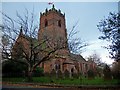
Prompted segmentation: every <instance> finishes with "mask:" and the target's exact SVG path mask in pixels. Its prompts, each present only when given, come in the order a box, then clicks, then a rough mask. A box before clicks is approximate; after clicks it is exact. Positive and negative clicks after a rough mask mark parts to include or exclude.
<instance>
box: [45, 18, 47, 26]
mask: <svg viewBox="0 0 120 90" xmlns="http://www.w3.org/2000/svg"><path fill="white" fill-rule="evenodd" d="M47 26H48V21H47V19H45V27H47Z"/></svg>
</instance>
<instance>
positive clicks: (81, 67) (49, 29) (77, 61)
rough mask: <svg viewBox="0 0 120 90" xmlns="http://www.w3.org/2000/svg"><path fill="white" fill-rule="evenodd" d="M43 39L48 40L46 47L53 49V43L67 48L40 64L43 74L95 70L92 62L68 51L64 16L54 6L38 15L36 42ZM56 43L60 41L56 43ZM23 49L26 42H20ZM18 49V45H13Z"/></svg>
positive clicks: (18, 39) (19, 37) (83, 72)
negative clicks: (50, 46)
mask: <svg viewBox="0 0 120 90" xmlns="http://www.w3.org/2000/svg"><path fill="white" fill-rule="evenodd" d="M22 35H23V33H22V31H21V32H20V34H19V36H18V38H17V41H18V42H19V41H21V36H22ZM45 38H47V39H49V43H50V44H49V43H47V45H48V46H49V45H52V48H54V47H55V45H54V43H53V42H55V43H57V45H59V46H67V47H66V48H64V49H61V50H58V51H57V54H56V55H55V56H54V57H53V58H52V59H50V60H46V61H44V62H42V63H41V64H40V65H39V67H42V68H43V70H44V73H51V72H52V71H53V70H55V71H56V72H57V71H61V72H62V73H64V72H65V71H66V70H67V71H69V73H82V74H83V75H84V74H86V73H87V71H88V70H89V69H92V70H95V69H96V64H95V63H94V62H92V61H86V60H85V59H84V58H83V57H82V56H81V55H76V54H73V53H71V52H70V51H69V48H68V43H66V42H67V29H66V21H65V14H63V13H62V12H61V10H60V9H59V10H57V9H56V8H55V7H54V5H53V6H52V8H51V9H49V10H48V9H46V10H45V12H43V13H40V24H39V30H38V39H37V41H38V42H42V41H43V40H44V39H45ZM58 41H62V43H61V42H58ZM22 42H24V45H23V46H25V47H27V46H26V45H27V43H29V41H28V40H22ZM14 47H18V45H16V44H15V45H14Z"/></svg>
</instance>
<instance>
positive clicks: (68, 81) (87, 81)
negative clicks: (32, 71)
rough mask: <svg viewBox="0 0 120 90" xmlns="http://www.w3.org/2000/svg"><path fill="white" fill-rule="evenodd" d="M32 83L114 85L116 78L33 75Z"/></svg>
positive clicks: (19, 79)
mask: <svg viewBox="0 0 120 90" xmlns="http://www.w3.org/2000/svg"><path fill="white" fill-rule="evenodd" d="M3 81H8V82H25V81H26V80H25V78H3ZM33 82H34V83H42V84H49V83H51V84H61V85H116V84H117V80H115V79H113V80H108V81H105V80H103V79H102V78H98V77H97V78H95V79H87V78H81V79H68V78H66V79H56V78H50V77H33Z"/></svg>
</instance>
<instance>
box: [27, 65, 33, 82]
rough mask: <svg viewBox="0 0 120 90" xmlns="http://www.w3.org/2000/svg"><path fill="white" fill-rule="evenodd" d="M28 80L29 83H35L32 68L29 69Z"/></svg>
mask: <svg viewBox="0 0 120 90" xmlns="http://www.w3.org/2000/svg"><path fill="white" fill-rule="evenodd" d="M27 79H28V82H31V81H33V79H32V70H31V68H30V66H29V67H28V75H27Z"/></svg>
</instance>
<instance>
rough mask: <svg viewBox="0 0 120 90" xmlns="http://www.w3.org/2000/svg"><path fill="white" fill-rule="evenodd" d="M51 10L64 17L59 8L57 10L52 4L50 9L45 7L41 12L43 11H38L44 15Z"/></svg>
mask: <svg viewBox="0 0 120 90" xmlns="http://www.w3.org/2000/svg"><path fill="white" fill-rule="evenodd" d="M52 12H54V13H57V14H58V15H60V16H62V17H65V13H64V14H63V13H62V12H61V10H60V9H59V10H57V9H56V8H55V6H54V5H53V6H52V8H51V9H49V10H48V9H47V8H46V10H45V12H43V13H42V12H40V15H41V16H44V15H48V14H49V13H52Z"/></svg>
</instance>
